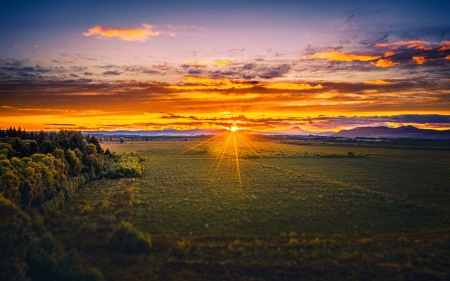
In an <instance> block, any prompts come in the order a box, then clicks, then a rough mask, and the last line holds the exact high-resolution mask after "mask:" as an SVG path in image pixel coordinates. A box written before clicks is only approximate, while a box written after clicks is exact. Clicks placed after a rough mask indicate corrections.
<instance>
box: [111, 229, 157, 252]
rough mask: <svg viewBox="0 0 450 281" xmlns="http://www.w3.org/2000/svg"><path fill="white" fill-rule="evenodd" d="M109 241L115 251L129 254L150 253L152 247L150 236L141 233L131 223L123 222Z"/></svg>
mask: <svg viewBox="0 0 450 281" xmlns="http://www.w3.org/2000/svg"><path fill="white" fill-rule="evenodd" d="M108 241H109V244H110V245H111V246H112V247H113V248H114V249H115V250H117V251H119V252H123V253H128V254H140V253H148V252H150V249H151V247H152V240H151V238H150V235H149V234H147V233H144V232H140V231H139V230H137V229H136V228H135V227H134V226H133V225H132V224H131V223H129V222H122V223H121V224H120V225H119V227H118V228H117V229H116V230H115V231H114V232H113V233H112V234H111V235H110V236H109V238H108Z"/></svg>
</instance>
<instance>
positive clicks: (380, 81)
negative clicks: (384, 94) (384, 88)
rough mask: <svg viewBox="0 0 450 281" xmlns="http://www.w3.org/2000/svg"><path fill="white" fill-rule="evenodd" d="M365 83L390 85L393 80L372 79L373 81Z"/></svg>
mask: <svg viewBox="0 0 450 281" xmlns="http://www.w3.org/2000/svg"><path fill="white" fill-rule="evenodd" d="M363 83H364V84H367V85H389V84H391V82H389V81H385V80H372V81H365V82H363Z"/></svg>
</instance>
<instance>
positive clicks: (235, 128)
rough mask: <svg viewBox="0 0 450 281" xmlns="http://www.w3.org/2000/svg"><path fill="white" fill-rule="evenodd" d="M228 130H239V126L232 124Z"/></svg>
mask: <svg viewBox="0 0 450 281" xmlns="http://www.w3.org/2000/svg"><path fill="white" fill-rule="evenodd" d="M230 130H231V131H232V132H236V131H237V130H239V127H236V126H232V127H231V128H230Z"/></svg>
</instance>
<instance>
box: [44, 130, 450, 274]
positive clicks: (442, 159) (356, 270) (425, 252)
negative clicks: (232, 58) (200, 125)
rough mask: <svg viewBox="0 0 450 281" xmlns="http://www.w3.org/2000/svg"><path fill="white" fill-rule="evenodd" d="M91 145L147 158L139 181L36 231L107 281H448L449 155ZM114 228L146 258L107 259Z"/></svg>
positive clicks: (82, 202)
mask: <svg viewBox="0 0 450 281" xmlns="http://www.w3.org/2000/svg"><path fill="white" fill-rule="evenodd" d="M102 146H103V147H104V148H105V149H106V148H109V150H110V151H111V152H117V153H121V152H129V151H137V152H138V153H140V154H141V155H142V156H144V157H147V160H145V161H144V162H142V164H143V165H144V168H145V169H144V173H143V175H142V177H140V178H135V179H120V180H100V181H95V182H91V183H89V184H88V185H87V186H86V187H85V188H82V189H80V190H79V194H78V195H77V196H75V197H74V198H72V199H71V200H70V201H69V202H68V203H67V204H66V205H65V206H63V207H62V209H61V210H60V211H59V212H58V213H57V214H56V215H55V216H54V217H53V218H52V219H50V220H49V221H48V222H47V223H48V225H49V226H51V229H52V232H53V233H54V235H55V236H56V237H57V238H58V239H60V240H61V241H62V242H64V243H65V244H67V245H69V246H75V247H77V248H78V249H79V250H80V251H81V253H82V254H83V255H84V256H85V257H86V258H87V259H88V260H89V261H90V262H91V263H93V264H94V265H95V266H97V267H99V268H100V269H101V270H102V271H103V273H104V275H105V277H106V279H108V280H124V279H126V280H143V278H147V279H185V280H189V279H192V280H199V279H202V278H204V279H207V280H209V279H237V280H239V279H249V278H250V277H251V278H254V279H255V280H258V279H274V280H278V279H298V278H309V279H315V278H321V279H331V280H333V279H345V278H350V279H352V278H354V279H365V278H380V279H381V278H383V279H386V278H387V279H401V278H407V279H423V280H428V279H429V278H437V280H439V278H442V277H443V276H445V275H446V274H449V273H450V270H449V268H450V262H449V260H450V240H449V237H450V208H448V206H449V205H450V166H449V164H450V160H449V159H450V151H435V150H409V149H385V148H373V147H371V148H364V147H348V146H342V147H339V146H330V145H289V144H283V143H276V142H273V141H267V140H266V139H264V138H263V137H260V136H250V135H244V134H241V133H237V132H236V133H227V134H223V135H220V136H215V137H203V138H195V139H188V140H185V139H184V138H180V139H171V140H164V141H163V140H158V141H155V140H153V141H126V142H125V143H122V144H121V143H119V142H106V143H103V144H102ZM349 152H352V154H353V156H351V155H349ZM121 221H129V222H131V223H132V224H133V225H134V226H135V227H136V228H137V229H139V230H140V231H143V232H147V233H149V234H150V235H151V237H152V243H153V248H152V252H151V253H150V254H140V255H127V254H121V253H117V252H115V251H114V250H113V249H111V247H110V246H109V245H108V243H107V239H108V236H109V235H110V233H111V232H112V231H113V230H114V229H115V228H116V227H117V225H118V224H119V223H120V222H121Z"/></svg>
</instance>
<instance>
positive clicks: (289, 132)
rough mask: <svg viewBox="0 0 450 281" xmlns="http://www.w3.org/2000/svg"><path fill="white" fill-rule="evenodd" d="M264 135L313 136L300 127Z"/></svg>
mask: <svg viewBox="0 0 450 281" xmlns="http://www.w3.org/2000/svg"><path fill="white" fill-rule="evenodd" d="M263 134H267V135H305V136H307V135H310V134H312V133H311V132H310V131H305V130H303V129H302V128H300V127H299V126H295V127H292V128H290V129H286V130H279V131H272V132H265V133H263Z"/></svg>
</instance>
